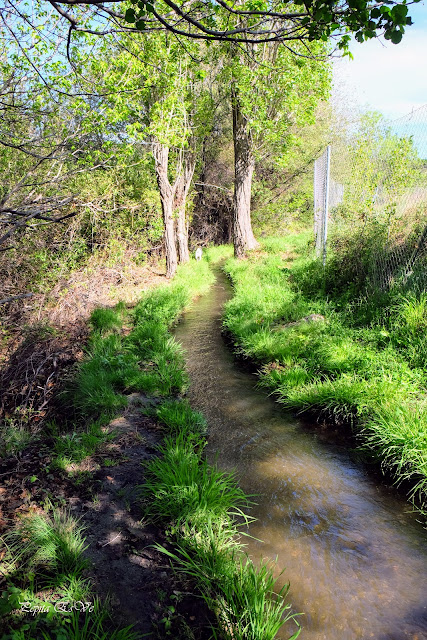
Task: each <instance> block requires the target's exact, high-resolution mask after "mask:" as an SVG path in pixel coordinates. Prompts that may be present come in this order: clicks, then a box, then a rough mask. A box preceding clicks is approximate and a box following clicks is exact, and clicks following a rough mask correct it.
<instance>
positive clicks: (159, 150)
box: [152, 142, 178, 278]
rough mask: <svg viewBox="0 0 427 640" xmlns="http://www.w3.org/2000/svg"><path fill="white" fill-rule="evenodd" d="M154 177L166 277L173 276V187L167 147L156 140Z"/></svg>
mask: <svg viewBox="0 0 427 640" xmlns="http://www.w3.org/2000/svg"><path fill="white" fill-rule="evenodd" d="M152 149H153V156H154V163H155V166H156V178H157V184H158V187H159V192H160V200H161V203H162V212H163V224H164V229H165V248H166V277H167V278H173V276H174V275H175V272H176V268H177V266H178V256H177V252H176V244H175V229H174V218H173V203H174V191H175V190H174V188H173V187H172V186H171V184H170V182H169V178H168V160H169V147H167V146H165V145H164V144H160V143H158V142H154V143H153V146H152Z"/></svg>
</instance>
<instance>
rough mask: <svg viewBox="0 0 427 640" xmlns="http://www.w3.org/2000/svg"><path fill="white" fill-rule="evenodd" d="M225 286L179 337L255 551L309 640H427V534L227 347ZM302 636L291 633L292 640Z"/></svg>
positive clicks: (214, 454)
mask: <svg viewBox="0 0 427 640" xmlns="http://www.w3.org/2000/svg"><path fill="white" fill-rule="evenodd" d="M230 297H231V287H230V285H229V283H228V281H227V279H226V277H225V275H224V274H222V273H218V279H217V282H216V284H215V285H214V286H213V287H212V289H211V291H210V292H209V293H208V294H207V295H205V296H203V297H202V298H200V300H198V301H197V302H196V304H195V305H194V307H193V308H192V309H191V310H190V311H188V312H187V313H186V314H185V316H184V318H183V320H182V322H181V323H180V324H179V325H178V327H177V329H176V332H175V337H176V338H177V340H178V341H179V342H180V343H181V344H182V345H183V347H184V349H185V352H186V360H187V368H188V371H189V373H190V378H191V388H190V392H189V399H190V402H191V404H192V406H193V407H194V408H197V409H199V410H201V411H203V413H204V415H205V416H206V418H207V420H208V424H209V444H208V447H207V455H208V459H209V460H210V461H212V462H213V461H215V460H216V463H217V464H218V466H219V467H220V468H222V469H225V470H231V469H234V470H236V473H237V477H238V480H239V483H240V485H241V486H242V488H243V489H244V490H245V491H246V492H247V493H249V494H256V495H257V497H256V501H257V503H258V504H257V505H256V506H255V507H254V508H253V509H252V510H251V515H253V516H255V517H256V518H257V521H256V522H255V523H253V524H252V525H251V526H250V534H251V535H252V536H254V538H257V539H259V540H261V541H262V542H260V541H258V540H253V539H249V540H248V547H247V550H248V552H249V554H250V556H251V557H252V558H253V560H254V561H255V562H259V561H260V560H261V558H270V559H272V560H275V559H276V558H277V567H278V569H277V575H279V574H280V570H281V569H285V572H284V574H283V576H281V577H280V578H279V579H280V580H281V581H282V583H284V582H287V581H289V582H290V583H291V589H290V592H289V601H290V602H291V603H292V605H293V610H295V611H300V612H304V615H303V616H302V617H301V618H300V623H301V625H302V627H303V631H302V633H301V635H300V638H301V640H368V639H371V638H372V639H374V640H408V639H410V640H427V571H426V569H427V532H426V530H425V529H423V527H422V526H421V525H420V524H419V523H418V522H417V520H416V517H415V516H414V515H413V514H411V513H409V509H410V507H409V505H408V504H407V503H406V502H405V501H404V500H403V499H402V498H401V497H399V496H398V495H396V493H395V491H394V490H393V489H392V488H388V487H387V486H385V485H384V484H383V483H381V482H378V481H377V480H375V479H374V478H373V477H372V476H371V475H370V474H368V473H367V471H366V469H365V468H364V467H363V466H362V465H359V464H357V463H356V462H353V461H352V460H351V458H350V456H349V455H348V452H347V450H346V449H345V448H344V447H341V446H338V445H334V444H330V443H327V442H324V441H323V440H322V439H321V437H320V436H319V434H318V433H316V431H315V430H313V431H310V430H307V429H306V428H304V425H302V424H301V423H300V422H298V420H296V419H295V418H293V417H292V416H290V415H288V414H287V413H285V412H284V411H283V410H282V409H281V408H280V407H279V406H278V405H277V404H276V403H275V402H274V401H273V400H272V399H270V398H269V397H268V396H267V395H266V393H265V392H263V391H261V390H258V389H257V388H256V378H255V376H253V375H251V374H250V373H248V372H247V371H244V370H243V369H242V368H241V367H239V366H238V364H236V362H235V359H234V357H233V355H232V353H231V352H230V350H229V349H228V348H227V346H226V344H225V343H224V340H223V338H222V336H221V311H222V307H223V304H224V302H225V301H226V300H228V299H229V298H230ZM294 630H295V628H294V627H291V626H289V627H286V628H283V629H282V631H281V633H280V634H279V635H278V638H287V637H289V635H290V632H293V631H294Z"/></svg>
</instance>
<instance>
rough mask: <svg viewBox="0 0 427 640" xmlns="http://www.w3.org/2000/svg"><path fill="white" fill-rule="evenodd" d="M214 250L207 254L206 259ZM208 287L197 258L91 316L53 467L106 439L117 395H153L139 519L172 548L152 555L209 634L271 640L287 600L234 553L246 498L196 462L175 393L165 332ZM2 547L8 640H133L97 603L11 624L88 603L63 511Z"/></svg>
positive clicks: (196, 433) (179, 388)
mask: <svg viewBox="0 0 427 640" xmlns="http://www.w3.org/2000/svg"><path fill="white" fill-rule="evenodd" d="M222 253H223V249H216V250H212V251H211V252H210V255H209V258H210V259H211V260H215V259H218V257H220V256H221V254H222ZM212 281H213V274H212V271H211V270H210V268H209V264H208V262H207V261H202V262H201V263H198V264H196V263H194V262H192V263H191V264H189V265H186V266H184V267H182V268H180V269H179V272H178V275H177V277H176V278H175V280H174V281H173V283H172V284H171V285H170V286H164V287H161V288H158V289H155V290H153V291H151V292H150V293H148V294H146V295H145V296H144V297H143V298H142V300H141V301H140V302H139V303H138V304H137V306H136V307H135V308H134V310H133V311H132V312H130V313H129V312H128V311H127V310H126V309H125V307H124V306H123V305H118V306H117V307H116V308H115V309H98V310H96V311H94V313H93V314H92V318H91V322H92V326H93V331H92V334H91V338H90V342H89V345H88V351H87V357H86V359H85V361H84V362H83V363H81V364H80V366H79V368H78V370H77V372H76V375H75V377H74V379H73V381H72V383H71V385H69V387H68V390H67V392H66V394H65V395H64V401H66V402H67V403H69V406H70V409H71V407H73V409H74V412H75V423H76V422H77V423H80V425H81V426H80V428H79V429H76V428H74V429H73V430H71V431H70V432H68V433H61V432H59V431H58V428H57V427H55V428H53V431H56V432H57V433H56V435H57V437H56V438H55V440H54V442H55V444H54V450H55V455H54V456H53V462H52V467H53V468H56V469H58V470H62V471H64V470H67V468H69V465H70V464H71V463H73V462H79V461H80V460H82V459H84V458H85V456H87V455H90V453H91V452H93V451H94V450H95V449H96V448H97V447H99V446H101V445H102V443H103V441H104V440H105V438H111V437H112V434H111V433H109V432H108V430H107V431H106V430H105V429H104V428H103V427H104V426H105V425H106V424H107V423H108V421H109V419H110V418H111V417H112V416H113V415H115V414H117V412H118V411H120V409H122V408H124V407H125V406H126V404H127V398H126V394H128V393H130V392H139V393H142V394H146V395H147V396H151V397H157V398H158V399H160V400H161V401H160V402H159V403H158V404H157V405H156V408H155V415H156V417H157V419H158V420H159V421H160V422H161V423H162V424H163V425H164V428H165V437H164V439H163V442H162V445H161V446H160V447H159V451H158V453H159V455H158V456H156V457H154V458H152V459H151V460H150V461H148V462H146V463H145V477H146V482H145V484H144V485H143V486H141V487H140V491H141V506H142V511H143V513H144V517H145V518H146V519H151V520H153V521H157V522H161V523H163V525H164V527H165V530H167V531H168V537H169V539H170V541H171V542H172V545H173V547H172V548H173V551H170V550H166V549H165V548H162V549H161V550H162V551H163V552H164V553H166V554H168V556H169V557H170V559H171V560H172V563H173V565H174V566H175V567H176V569H177V570H178V571H180V572H183V574H184V575H185V576H187V578H190V579H191V581H192V582H193V584H194V585H195V589H196V592H198V593H199V595H200V596H201V597H202V598H203V599H204V601H205V602H206V603H207V604H208V606H209V607H210V608H211V610H212V611H213V613H214V617H215V619H216V624H215V626H214V628H213V629H212V638H224V639H230V640H231V638H232V639H233V640H238V639H242V640H243V639H246V640H269V639H270V638H273V637H274V636H275V635H276V633H277V631H278V629H279V628H280V627H281V626H282V624H283V623H284V622H285V621H286V620H289V619H290V618H292V617H293V616H292V615H291V613H290V610H289V609H290V607H289V605H288V604H286V603H285V596H286V593H287V589H286V587H285V588H283V589H281V590H280V592H279V593H278V594H274V593H273V591H274V584H275V580H274V578H273V575H272V571H271V568H270V567H267V566H261V567H260V568H258V569H257V568H255V567H254V566H253V564H252V563H251V561H250V560H249V558H248V557H247V556H246V555H245V554H244V553H243V551H242V545H241V544H240V543H239V535H238V534H239V529H240V525H239V523H238V520H239V521H240V522H241V523H242V522H243V523H246V522H247V520H248V516H246V515H245V514H244V510H245V509H246V508H247V506H248V499H247V497H246V496H245V495H244V493H243V492H242V491H241V489H240V488H239V487H238V485H237V484H236V481H235V479H234V477H233V476H232V475H228V474H224V473H222V472H220V471H219V470H217V469H216V468H214V467H212V466H210V465H208V463H207V462H206V460H205V458H204V455H203V450H204V447H205V445H206V437H205V432H206V424H205V421H204V419H203V416H202V415H201V414H199V413H197V412H194V411H192V409H191V408H190V406H189V405H188V403H187V402H186V401H185V400H183V399H182V398H181V397H180V394H182V392H183V391H185V389H186V387H187V385H188V379H187V374H186V372H185V368H184V359H183V355H182V353H181V349H180V347H179V345H178V344H177V343H176V342H175V340H174V339H173V337H172V336H171V335H170V333H169V329H170V328H171V326H172V325H173V324H174V323H175V322H176V320H177V318H178V317H179V315H180V314H181V312H182V311H183V309H184V308H185V307H186V306H188V304H189V303H190V302H191V300H192V298H194V297H195V296H196V295H199V294H201V293H203V292H204V291H205V290H206V289H207V288H208V287H209V286H210V284H211V282H212ZM130 322H131V323H132V329H131V330H130V332H123V331H122V327H123V324H124V323H125V324H127V325H129V323H130ZM236 516H238V520H237V519H236ZM6 542H7V545H8V549H7V554H6V558H5V560H6V563H5V565H4V566H6V567H7V572H8V575H9V580H8V582H9V589H8V593H7V594H5V595H6V597H5V598H3V612H4V613H5V614H7V615H9V616H10V621H11V626H12V627H13V628H15V629H16V631H14V632H12V635H10V636H9V635H7V636H5V637H6V638H8V639H9V638H10V639H11V640H15V639H18V638H24V637H25V638H27V639H28V638H33V637H34V638H45V639H53V638H56V639H58V638H61V640H62V639H63V640H75V639H76V638H79V640H80V639H83V638H88V639H89V638H97V639H98V638H107V637H108V638H113V639H114V638H116V639H118V638H120V639H121V640H130V639H132V638H134V637H135V635H134V634H133V632H132V631H131V630H129V629H125V630H119V631H116V632H111V626H108V624H107V626H106V627H105V628H104V623H105V622H106V620H107V623H108V614H107V611H106V610H105V608H104V607H102V606H101V605H100V604H99V603H97V604H96V607H97V610H96V611H97V613H96V612H95V613H96V615H95V613H94V612H89V613H86V614H82V613H79V612H75V611H74V612H73V613H71V614H70V615H68V616H67V615H64V614H63V613H61V614H59V615H58V614H55V612H54V611H53V605H52V604H50V605H48V607H47V608H48V609H49V612H48V613H42V614H38V615H37V616H36V617H34V616H33V617H31V615H30V616H29V617H25V616H24V618H20V622H18V623H17V620H16V618H15V619H13V610H14V609H15V608H17V607H18V603H19V602H22V601H26V602H29V603H30V606H32V607H34V606H45V605H46V601H50V602H52V600H66V601H67V600H68V601H69V600H81V601H87V600H90V599H91V594H90V583H89V581H88V579H87V578H85V569H87V562H86V561H85V559H84V555H83V551H84V547H85V542H84V536H83V531H82V528H81V527H80V526H79V524H78V523H77V522H76V521H75V519H73V517H72V516H71V515H70V514H67V513H64V512H61V511H60V510H58V509H56V508H53V509H52V510H51V513H50V514H47V513H46V512H42V513H37V514H32V515H27V516H26V517H25V518H23V519H22V522H21V524H20V525H19V526H18V527H17V529H16V530H15V531H13V532H12V534H10V536H9V538H8V539H7V541H6ZM21 616H22V614H21ZM18 618H19V614H18ZM298 632H299V629H298V630H297V631H296V633H295V635H294V636H293V637H294V638H296V637H297V635H298ZM25 634H26V635H25Z"/></svg>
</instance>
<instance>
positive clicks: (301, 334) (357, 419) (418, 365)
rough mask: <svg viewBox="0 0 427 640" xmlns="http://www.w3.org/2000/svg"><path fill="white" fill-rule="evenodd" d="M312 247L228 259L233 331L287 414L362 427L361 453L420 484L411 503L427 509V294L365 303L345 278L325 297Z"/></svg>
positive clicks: (267, 246)
mask: <svg viewBox="0 0 427 640" xmlns="http://www.w3.org/2000/svg"><path fill="white" fill-rule="evenodd" d="M304 241H306V237H301V236H300V237H297V236H291V237H288V238H286V239H284V238H273V239H267V240H265V241H264V242H263V246H262V248H261V250H260V251H258V252H255V253H253V254H252V255H251V257H250V258H249V259H248V260H246V261H244V262H237V261H235V260H234V259H230V260H228V262H227V263H226V266H225V269H226V272H227V273H228V274H229V276H230V277H231V279H232V281H233V286H234V297H233V298H232V300H231V301H229V302H228V303H227V304H226V307H225V313H224V327H225V329H226V330H227V331H228V332H230V334H231V335H232V337H233V340H234V342H235V345H236V349H237V350H239V351H240V352H241V353H243V354H245V355H247V356H249V357H251V358H252V359H254V360H255V361H256V362H257V363H259V364H260V384H261V385H263V386H265V387H266V388H268V389H269V390H270V391H271V392H273V393H274V394H275V395H276V396H277V398H278V400H279V401H280V402H281V403H283V404H284V406H286V407H287V408H290V409H293V410H295V411H297V412H312V413H317V414H323V415H324V416H326V417H327V418H329V419H330V420H333V421H335V423H336V424H338V425H341V426H342V428H345V427H346V425H348V424H350V425H352V426H353V430H354V433H356V434H357V437H358V440H359V443H360V446H362V447H363V448H364V449H365V451H368V452H370V453H371V455H372V456H373V457H374V458H375V459H377V460H379V461H380V464H381V465H382V467H383V469H384V470H386V471H387V472H388V473H392V474H393V475H394V477H395V478H396V482H402V481H403V480H406V481H410V482H411V483H412V487H413V488H412V489H411V490H410V492H409V499H411V500H414V499H415V498H416V500H417V504H418V506H419V507H420V508H421V509H423V508H424V509H425V508H426V507H427V419H426V418H427V414H426V412H425V403H426V387H427V366H426V357H427V331H426V329H427V294H426V293H425V292H424V293H421V294H415V293H411V294H406V295H405V296H403V295H401V294H399V292H398V291H396V290H394V291H392V292H390V293H388V294H385V293H382V294H381V295H377V296H376V297H375V296H374V297H366V296H360V297H359V298H356V297H355V295H354V289H352V288H351V286H350V285H348V286H347V285H346V282H347V280H348V278H347V276H346V277H345V278H344V275H343V277H342V278H341V279H340V278H337V280H336V283H337V284H336V287H335V288H331V287H329V288H328V289H325V286H324V284H325V283H324V278H325V273H324V271H323V268H322V265H321V264H319V262H318V261H316V260H314V259H313V258H312V257H311V256H310V251H309V249H308V248H307V246H304ZM290 256H291V257H290ZM333 268H334V266H333V264H331V265H330V266H329V267H328V269H329V271H330V273H329V272H328V273H329V276H330V277H332V275H331V274H332V270H333ZM347 275H348V274H347ZM329 276H328V277H329ZM346 278H347V280H346ZM350 284H351V283H350ZM311 314H321V315H322V316H323V317H324V320H323V321H322V319H321V318H316V319H315V320H314V321H310V315H311Z"/></svg>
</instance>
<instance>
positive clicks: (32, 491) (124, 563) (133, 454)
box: [0, 394, 210, 640]
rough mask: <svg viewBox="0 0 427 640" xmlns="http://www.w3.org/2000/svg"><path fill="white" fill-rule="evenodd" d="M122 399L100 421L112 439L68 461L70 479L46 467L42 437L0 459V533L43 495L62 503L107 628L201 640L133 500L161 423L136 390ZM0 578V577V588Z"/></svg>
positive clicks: (192, 602)
mask: <svg viewBox="0 0 427 640" xmlns="http://www.w3.org/2000/svg"><path fill="white" fill-rule="evenodd" d="M130 400H131V402H130V405H129V408H128V409H127V410H126V411H125V412H124V413H123V415H122V416H120V417H118V418H116V419H114V420H113V421H112V422H111V423H110V425H109V426H108V428H109V429H113V430H114V431H115V432H116V434H117V435H116V437H115V438H114V440H113V441H112V442H110V443H109V444H107V445H106V446H105V447H104V448H103V449H102V451H99V452H98V453H97V454H96V455H93V456H91V457H90V458H86V459H85V460H83V462H82V463H80V464H79V465H74V466H73V471H74V472H80V473H78V474H77V476H76V477H77V478H79V481H78V484H76V482H72V481H71V480H70V479H69V477H65V475H57V474H56V473H55V474H53V473H50V472H49V462H50V457H49V452H48V448H47V443H46V444H45V446H43V445H40V444H39V446H38V452H37V453H36V451H34V450H33V449H30V450H28V451H25V452H23V454H22V456H21V458H20V460H18V461H17V460H16V459H9V460H5V461H2V463H1V464H0V474H2V475H0V480H1V481H2V482H1V484H2V485H3V486H2V488H1V489H0V535H1V534H2V533H3V532H4V531H5V530H7V529H8V528H9V527H10V526H12V525H13V521H14V520H15V519H16V517H17V516H19V514H22V513H25V512H26V511H28V510H37V509H39V507H38V506H37V505H40V504H41V503H42V498H43V497H49V499H50V500H51V501H52V502H54V503H59V504H63V505H64V506H66V507H67V508H70V510H71V512H72V513H73V515H75V516H77V517H78V518H79V519H80V521H81V523H82V524H83V525H84V527H85V538H86V543H87V544H88V548H87V550H86V554H87V555H88V557H89V559H90V560H91V564H92V567H91V569H90V571H89V576H90V578H91V580H92V582H93V585H94V586H93V593H94V595H97V596H100V597H101V598H102V599H105V598H109V600H110V605H111V609H112V611H113V620H114V624H115V626H128V625H130V624H133V625H135V626H134V629H135V631H138V632H139V633H141V635H142V636H143V637H144V638H145V637H146V638H152V639H154V638H165V637H167V636H171V637H174V638H176V639H177V638H185V639H186V640H187V639H188V640H190V639H192V638H193V639H195V640H204V639H205V638H208V637H209V636H210V634H209V632H208V627H209V620H208V613H207V611H206V609H205V607H204V605H203V604H202V602H201V600H200V599H199V598H197V597H196V596H195V595H194V594H193V593H192V592H191V587H190V585H188V584H184V583H183V582H182V581H180V580H179V579H178V578H177V576H176V575H175V574H174V572H173V570H172V569H171V567H170V565H169V562H168V561H167V559H166V556H164V555H163V554H161V553H160V552H158V551H156V550H155V549H153V545H155V544H156V543H160V544H162V545H164V546H166V547H168V546H169V544H168V542H167V539H166V535H165V531H164V529H163V528H162V527H161V526H160V525H159V526H156V525H153V524H150V523H149V522H147V521H144V519H143V512H142V509H141V506H140V502H139V500H138V487H139V486H140V485H141V484H143V482H144V468H143V465H142V464H141V463H142V462H143V461H144V460H148V459H149V458H150V457H152V456H154V455H156V445H157V444H158V443H159V442H160V440H161V438H162V434H163V429H162V427H161V426H160V425H159V424H158V423H157V422H156V421H155V420H154V419H152V418H148V417H146V416H145V415H143V413H142V407H143V406H144V405H145V406H146V404H147V403H149V402H150V400H148V399H147V398H144V397H143V396H137V394H135V395H134V396H133V397H131V399H130ZM151 402H152V401H151ZM46 470H47V471H46ZM34 477H37V480H36V481H34V482H31V479H32V478H34ZM2 530H3V531H2ZM1 582H2V580H1V577H0V591H1V588H2V584H1Z"/></svg>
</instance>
